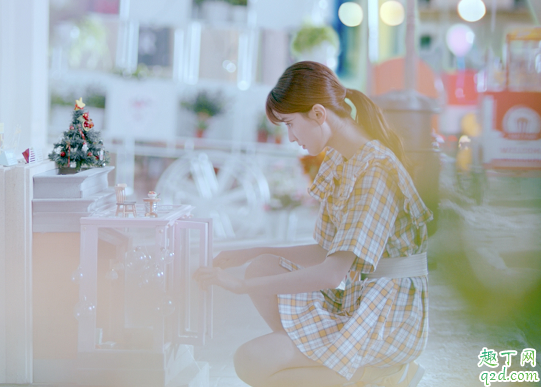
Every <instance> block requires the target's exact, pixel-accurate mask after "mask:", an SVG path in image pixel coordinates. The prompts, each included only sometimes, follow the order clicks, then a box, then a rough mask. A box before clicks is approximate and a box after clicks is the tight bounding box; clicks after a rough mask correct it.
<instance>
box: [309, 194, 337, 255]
mask: <svg viewBox="0 0 541 387" xmlns="http://www.w3.org/2000/svg"><path fill="white" fill-rule="evenodd" d="M335 234H336V227H335V226H334V224H333V222H332V221H331V218H330V216H329V212H328V210H327V200H323V201H322V202H321V204H320V207H319V214H318V217H317V220H316V227H315V229H314V239H315V240H316V242H317V243H319V245H320V246H321V247H323V248H324V249H325V250H329V249H330V248H331V243H332V241H333V237H334V235H335Z"/></svg>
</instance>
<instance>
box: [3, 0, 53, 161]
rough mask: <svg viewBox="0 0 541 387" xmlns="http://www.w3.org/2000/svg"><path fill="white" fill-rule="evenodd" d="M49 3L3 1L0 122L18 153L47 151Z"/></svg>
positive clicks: (15, 0)
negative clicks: (15, 135) (16, 137)
mask: <svg viewBox="0 0 541 387" xmlns="http://www.w3.org/2000/svg"><path fill="white" fill-rule="evenodd" d="M48 46H49V0H1V1H0V122H3V123H4V124H5V131H6V141H8V142H9V141H10V139H9V137H8V136H9V135H10V133H11V132H12V131H14V130H15V127H16V126H17V125H20V127H21V130H22V133H21V137H20V143H19V146H18V150H19V151H21V152H22V151H23V150H25V149H27V148H28V147H30V146H33V147H35V148H44V147H45V145H46V134H47V122H48V112H49V109H48V106H49V102H48V99H49V95H48V51H49V47H48Z"/></svg>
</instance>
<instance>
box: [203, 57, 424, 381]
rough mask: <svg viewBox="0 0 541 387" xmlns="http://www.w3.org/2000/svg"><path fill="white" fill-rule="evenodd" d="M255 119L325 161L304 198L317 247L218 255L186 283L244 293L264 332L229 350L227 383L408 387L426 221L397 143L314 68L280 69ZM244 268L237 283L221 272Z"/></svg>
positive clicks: (420, 312)
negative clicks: (310, 203)
mask: <svg viewBox="0 0 541 387" xmlns="http://www.w3.org/2000/svg"><path fill="white" fill-rule="evenodd" d="M347 100H349V101H350V103H351V104H353V105H354V106H355V110H356V112H355V118H354V119H353V118H352V108H351V105H350V104H349V103H348V102H347ZM266 111H267V116H268V118H269V119H270V120H271V121H272V122H274V123H278V122H284V123H285V124H286V125H287V128H288V135H289V140H290V141H296V142H297V143H298V144H299V145H300V146H302V147H303V148H305V149H306V150H308V153H310V154H311V155H317V154H319V153H320V152H321V151H323V150H324V149H327V150H326V156H325V159H324V160H323V163H322V165H321V167H320V169H319V172H318V175H317V176H316V178H315V180H314V182H313V184H312V186H311V187H310V189H309V193H310V194H311V195H312V196H313V197H315V198H316V199H318V200H319V201H320V202H321V205H320V210H319V216H318V219H317V223H316V226H315V231H314V237H315V240H316V241H317V244H314V245H306V246H295V247H284V248H279V247H277V248H255V249H246V250H237V251H226V252H222V253H220V254H219V255H218V256H217V257H216V259H215V260H214V267H213V268H201V269H199V270H198V271H197V272H196V273H195V274H194V277H195V278H196V279H197V280H198V281H200V283H201V284H202V285H203V286H208V285H211V284H212V285H219V286H221V287H223V288H225V289H228V290H230V291H232V292H235V293H239V294H240V293H247V294H249V295H250V297H251V299H252V301H253V303H254V305H255V307H256V308H257V310H258V311H259V313H260V314H261V316H262V317H263V318H264V319H265V321H266V322H267V323H268V325H269V326H270V327H271V329H272V330H273V332H272V333H270V334H268V335H265V336H262V337H259V338H256V339H254V340H252V341H249V342H247V343H245V344H244V345H242V346H241V347H240V348H239V349H238V350H237V352H236V354H235V369H236V371H237V374H238V376H239V377H240V378H241V379H242V380H244V381H245V382H246V383H247V384H249V385H251V386H255V387H275V386H276V387H277V386H280V387H303V386H307V387H308V386H309V387H319V386H321V387H326V386H343V385H356V386H365V385H366V386H368V385H378V386H388V387H390V386H399V387H406V386H407V387H414V386H416V385H417V383H418V382H419V380H420V379H421V377H422V374H423V369H422V368H421V367H420V366H419V365H418V364H417V363H415V362H414V360H415V359H416V358H417V357H418V356H419V355H420V353H421V351H422V350H423V348H424V347H425V344H426V339H427V332H428V292H427V291H428V284H427V281H428V280H427V263H426V248H427V232H426V226H425V223H426V222H428V221H429V220H430V219H431V217H432V214H431V213H430V211H429V210H428V209H427V208H426V207H425V205H424V204H423V202H422V201H421V199H420V197H419V195H418V193H417V191H416V190H415V187H414V185H413V183H412V181H411V178H410V176H409V175H408V173H407V172H406V170H405V169H404V167H403V165H402V163H401V161H403V160H404V151H403V149H402V145H401V142H400V139H399V138H398V137H397V135H396V134H395V133H393V132H392V131H391V130H390V129H389V127H388V126H387V124H386V122H385V119H384V117H383V115H382V113H381V111H380V109H379V108H378V107H377V106H376V105H374V103H373V102H372V101H371V100H370V99H369V98H368V97H366V96H365V95H364V94H362V93H361V92H359V91H356V90H351V89H347V88H345V87H344V86H342V84H341V83H340V82H339V80H338V79H337V77H336V76H335V75H334V73H333V72H332V71H331V70H330V69H328V68H327V67H325V66H324V65H322V64H319V63H315V62H299V63H296V64H294V65H292V66H291V67H289V68H288V69H287V70H286V71H285V72H284V74H283V75H282V76H281V78H280V79H279V80H278V83H277V85H276V86H275V87H274V89H273V90H272V91H271V92H270V93H269V95H268V97H267V106H266ZM251 259H253V260H252V262H251V263H250V264H249V266H248V267H247V269H246V276H245V279H243V280H241V279H237V278H235V277H233V276H232V275H230V274H228V272H227V271H224V270H222V269H224V268H227V267H232V266H238V265H242V264H244V263H246V262H247V261H249V260H251Z"/></svg>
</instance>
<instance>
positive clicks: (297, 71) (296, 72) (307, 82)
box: [266, 61, 407, 164]
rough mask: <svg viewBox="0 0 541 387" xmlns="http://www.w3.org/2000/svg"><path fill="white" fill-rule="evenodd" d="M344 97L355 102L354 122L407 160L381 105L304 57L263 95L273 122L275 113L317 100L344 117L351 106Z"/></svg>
mask: <svg viewBox="0 0 541 387" xmlns="http://www.w3.org/2000/svg"><path fill="white" fill-rule="evenodd" d="M346 98H348V99H349V100H350V101H351V102H352V103H353V105H355V109H356V113H355V122H356V123H357V125H359V126H360V127H361V128H362V129H363V130H364V131H365V132H366V134H368V135H369V136H370V137H371V138H372V139H375V140H379V141H380V142H381V143H382V144H383V145H385V146H386V147H387V148H389V149H391V150H392V151H393V152H394V154H395V155H396V156H397V157H398V159H399V160H400V161H401V162H402V163H403V164H407V161H406V156H405V153H404V147H403V145H402V141H401V139H400V137H399V136H398V135H397V134H396V133H395V132H394V131H393V130H392V129H391V128H390V127H389V125H388V123H387V121H386V120H385V117H384V116H383V112H382V111H381V109H380V108H379V107H378V106H377V105H376V104H375V103H374V102H372V100H371V99H370V98H368V97H367V96H366V95H364V94H363V93H361V92H360V91H357V90H353V89H348V88H346V87H344V86H343V85H342V84H341V83H340V81H339V80H338V77H337V76H336V75H335V74H334V73H333V72H332V70H331V69H329V68H328V67H327V66H325V65H323V64H321V63H317V62H309V61H305V62H297V63H295V64H294V65H292V66H290V67H288V68H287V69H286V71H284V73H283V74H282V76H281V77H280V79H279V80H278V83H277V84H276V86H275V87H274V89H272V90H271V92H270V93H269V95H268V96H267V103H266V112H267V117H269V119H270V120H271V121H272V122H273V123H275V124H276V123H279V122H280V119H279V118H278V117H276V115H275V113H279V114H292V113H308V112H309V111H310V110H311V109H312V107H313V106H314V105H315V104H321V105H323V106H324V107H325V108H326V109H330V110H332V111H333V112H334V113H336V114H337V115H338V116H339V117H342V118H347V117H351V112H352V109H351V106H350V105H349V104H348V103H347V102H346V100H345V99H346Z"/></svg>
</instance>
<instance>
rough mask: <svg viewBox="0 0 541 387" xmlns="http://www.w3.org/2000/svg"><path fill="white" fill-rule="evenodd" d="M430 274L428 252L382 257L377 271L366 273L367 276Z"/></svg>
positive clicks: (392, 276) (396, 276) (391, 276)
mask: <svg viewBox="0 0 541 387" xmlns="http://www.w3.org/2000/svg"><path fill="white" fill-rule="evenodd" d="M422 275H428V264H427V259H426V253H421V254H415V255H410V256H409V257H400V258H382V259H380V260H379V263H378V266H377V268H376V271H375V272H373V273H370V274H367V275H366V278H382V277H387V278H406V277H418V276H422Z"/></svg>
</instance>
